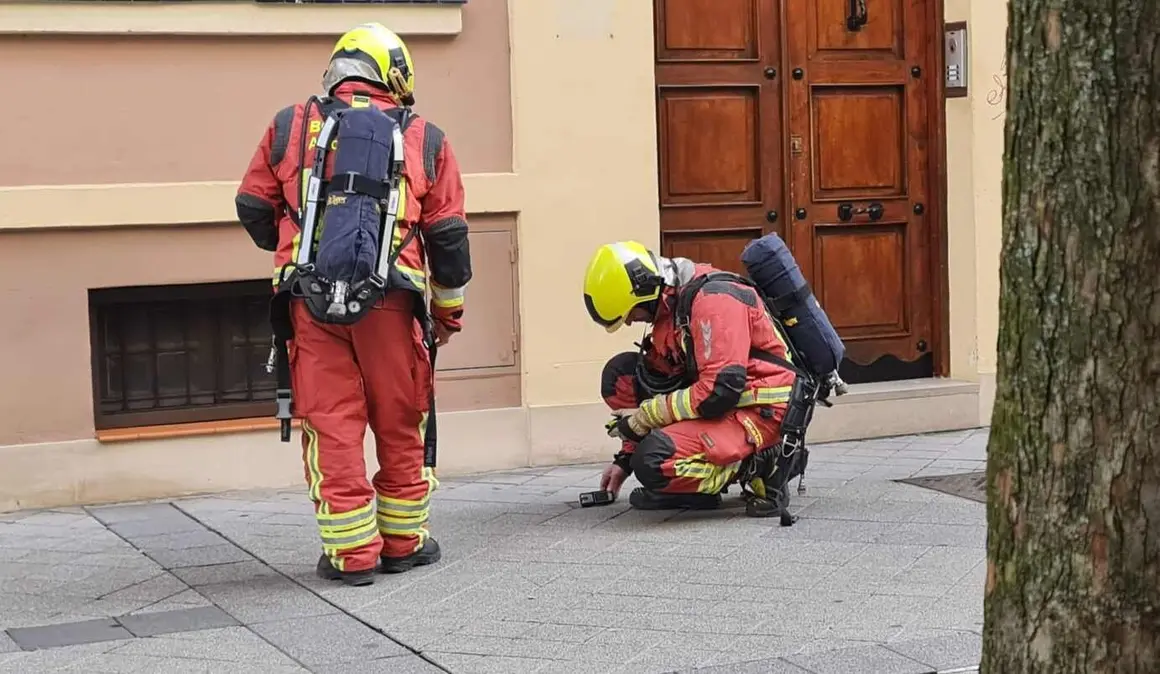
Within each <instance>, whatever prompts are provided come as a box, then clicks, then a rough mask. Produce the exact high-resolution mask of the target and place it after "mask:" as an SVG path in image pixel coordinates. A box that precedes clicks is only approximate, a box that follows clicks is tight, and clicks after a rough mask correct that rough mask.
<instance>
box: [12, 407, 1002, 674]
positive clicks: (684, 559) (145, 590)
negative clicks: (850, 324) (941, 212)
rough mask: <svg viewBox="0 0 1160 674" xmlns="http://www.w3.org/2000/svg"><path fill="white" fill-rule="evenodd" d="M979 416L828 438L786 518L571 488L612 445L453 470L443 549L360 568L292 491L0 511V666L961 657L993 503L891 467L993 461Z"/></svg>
mask: <svg viewBox="0 0 1160 674" xmlns="http://www.w3.org/2000/svg"><path fill="white" fill-rule="evenodd" d="M986 438H987V431H986V429H980V430H975V431H966V432H958V433H948V434H940V435H932V436H912V437H900V438H889V439H882V440H873V441H862V442H853V443H838V444H830V445H817V446H816V447H814V448H813V452H812V455H811V463H810V468H809V471H808V473H807V477H806V484H807V487H808V489H809V493H808V495H807V496H805V497H800V498H796V499H795V500H794V504H793V506H794V509H795V510H797V511H799V513H800V515H801V519H800V520H799V522H798V523H797V524H796V525H795V526H793V527H790V528H783V527H780V526H778V521H777V519H776V518H773V519H768V520H763V519H752V518H747V517H745V516H744V512H743V510H742V509H741V508H740V507H739V506H740V502H739V499H737V497H736V488H734V490H733V493H732V494H730V495H727V496H726V497H725V498H726V504H727V508H726V509H724V510H722V511H714V512H702V513H692V512H679V513H674V512H662V513H657V512H653V513H649V512H640V511H635V510H630V509H628V506H627V498H626V496H627V490H628V489H631V487H632V486H635V483H631V484H629V485H626V487H625V489H626V491H625V492H623V494H622V496H624V498H622V499H621V501H618V502H617V503H615V504H613V505H610V506H605V507H602V508H591V509H580V508H579V507H578V504H577V501H576V499H577V495H578V493H579V492H580V491H586V490H591V489H595V488H596V484H597V479H598V476H599V473H600V470H601V469H602V468H603V466H598V465H596V466H569V467H562V468H539V469H525V470H518V471H511V472H504V473H493V474H486V475H480V476H475V477H473V478H468V479H456V480H445V481H444V482H443V484H442V485H441V487H440V489H439V491H438V492H436V495H435V497H434V506H433V516H432V532H433V533H434V535H435V537H436V538H437V539H438V540H439V542H440V544H441V545H442V546H443V549H444V556H443V561H441V562H440V563H439V564H437V565H435V566H433V567H427V568H419V569H415V570H412V571H410V572H407V573H405V574H400V575H398V576H379V580H378V582H377V583H376V584H375V585H374V586H372V587H363V588H348V587H343V586H341V585H340V584H334V583H327V582H325V581H320V580H318V579H316V578H315V577H314V575H313V570H314V563H315V562H316V561H317V558H318V554H319V547H318V539H317V532H316V531H315V526H314V521H313V516H312V514H311V509H310V504H309V502H308V501H307V499H306V496H305V494H304V493H302V491H301V490H297V491H288V492H264V493H258V492H247V493H233V494H227V495H221V496H208V497H199V498H188V499H179V500H175V501H173V502H172V503H150V504H135V505H126V506H110V507H96V508H89V509H64V510H50V511H39V512H20V513H11V514H8V515H0V629H3V630H6V631H0V672H20V673H22V674H23V673H32V672H91V673H97V672H117V673H120V672H150V673H154V672H156V673H162V672H166V673H168V672H174V673H182V674H184V673H202V672H208V673H214V674H217V673H222V674H244V673H248V672H255V673H260V674H282V673H283V672H285V673H286V674H289V673H290V672H304V671H313V672H328V673H329V672H345V671H348V670H349V671H358V672H390V673H393V674H420V673H422V674H427V673H431V674H434V673H437V672H454V673H455V674H472V673H475V672H479V673H485V672H500V673H508V672H511V673H512V674H523V673H525V672H528V673H530V672H568V671H594V672H600V673H602V674H603V673H616V674H622V673H624V674H627V673H630V672H631V673H633V674H647V673H649V672H658V673H659V672H672V671H680V672H691V671H694V670H695V671H697V672H701V673H702V674H705V673H708V672H713V673H717V672H720V673H722V674H723V673H725V672H753V673H757V672H761V673H767V674H806V673H813V674H926V673H929V672H943V671H971V670H970V668H972V667H975V666H977V665H978V661H979V648H980V636H979V635H980V633H981V631H982V612H983V607H982V602H983V581H984V573H985V561H984V557H985V540H986V526H985V524H986V522H985V518H986V515H985V508H984V506H983V504H982V503H978V502H975V501H971V500H968V499H965V498H960V497H957V496H951V495H948V494H944V493H940V492H937V491H933V490H930V489H925V488H922V487H918V486H912V485H909V484H900V483H897V482H894V481H893V480H896V479H900V478H907V477H912V476H921V475H940V474H951V473H963V472H968V471H976V470H982V469H983V465H984V457H985V445H986ZM25 628H31V629H25ZM30 649H34V650H30ZM356 663H357V664H356Z"/></svg>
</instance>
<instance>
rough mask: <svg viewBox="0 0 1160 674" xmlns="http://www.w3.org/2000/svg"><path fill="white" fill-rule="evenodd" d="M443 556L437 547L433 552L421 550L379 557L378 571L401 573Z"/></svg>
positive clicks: (430, 562)
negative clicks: (404, 555) (394, 556)
mask: <svg viewBox="0 0 1160 674" xmlns="http://www.w3.org/2000/svg"><path fill="white" fill-rule="evenodd" d="M442 558H443V550H442V549H441V548H437V549H436V550H435V553H434V554H431V553H425V552H423V551H421V550H420V551H419V552H416V553H415V554H413V555H410V556H407V557H401V558H392V557H381V558H380V559H379V562H380V564H379V572H380V573H403V572H405V571H410V570H411V569H413V568H415V567H416V566H428V565H430V564H434V563H435V562H438V561H439V560H440V559H442Z"/></svg>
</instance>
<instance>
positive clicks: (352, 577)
mask: <svg viewBox="0 0 1160 674" xmlns="http://www.w3.org/2000/svg"><path fill="white" fill-rule="evenodd" d="M316 571H317V572H318V577H319V578H322V579H324V580H341V581H342V582H343V583H345V584H347V585H351V586H355V587H361V586H363V585H370V584H372V583H374V582H375V571H374V569H365V570H363V571H339V570H338V569H336V568H334V565H333V564H331V563H330V558H329V557H327V556H326V554H325V553H324V554H323V555H322V556H321V557H319V558H318V568H317V569H316Z"/></svg>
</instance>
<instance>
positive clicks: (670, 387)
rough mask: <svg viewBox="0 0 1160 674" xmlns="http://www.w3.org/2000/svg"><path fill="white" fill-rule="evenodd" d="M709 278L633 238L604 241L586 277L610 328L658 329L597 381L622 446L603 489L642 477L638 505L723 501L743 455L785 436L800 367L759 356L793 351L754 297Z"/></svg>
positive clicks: (593, 302) (706, 270)
mask: <svg viewBox="0 0 1160 674" xmlns="http://www.w3.org/2000/svg"><path fill="white" fill-rule="evenodd" d="M713 273H719V272H717V270H715V269H713V268H712V267H710V266H709V265H704V264H694V263H693V262H692V261H690V260H687V259H684V258H673V259H667V258H663V257H659V256H657V255H655V254H653V253H652V252H651V251H649V250H648V249H646V248H645V247H644V246H643V245H641V244H639V243H636V242H631V241H629V242H620V243H613V244H608V245H605V246H601V247H600V249H599V250H597V252H596V254H595V256H594V257H593V258H592V261H591V262H590V264H589V266H588V271H587V273H586V275H585V278H584V302H585V304H586V305H587V307H588V313H589V315H590V316H591V317H592V320H594V321H595V322H596V323H598V324H600V325H603V326H604V327H605V329H607V330H608V331H609V332H614V331H616V330H619V329H620V328H621V327H622V326H624V325H631V324H632V323H634V322H642V323H650V324H651V325H652V332H651V334H650V335H649V336H648V337H647V338H646V341H645V343H644V345H643V346H644V348H643V349H642V353H640V354H638V353H634V352H626V353H622V354H619V355H617V356H614V357H613V358H612V359H611V360H610V361H609V362H608V364H607V365H606V366H605V368H604V375H603V378H602V381H601V395H602V397H603V398H604V400H605V402H606V403H607V404H608V405H609V406H610V407H611V408H612V409H613V411H614V416H615V419H614V423H612V424H610V434H612V435H613V436H615V437H619V438H621V439H622V440H623V441H624V443H623V448H622V451H621V452H620V453H618V454H617V455H616V457H615V458H614V459H613V462H612V464H610V465H609V466H608V468H607V469H605V471H604V475H603V477H602V478H601V485H600V488H601V489H608V490H609V491H612V492H614V493H615V492H618V491H619V490H620V487H621V485H622V484H623V482H624V480H625V479H626V478H627V477H628V476H629V474H631V473H634V472H635V473H636V476H637V479H638V480H639V481H640V483H641V485H642V487H640V488H638V489H634V490H633V492H632V493H631V494H630V495H629V503H631V504H632V505H633V506H634V507H636V508H640V509H647V510H654V509H668V508H682V507H688V508H714V507H717V506H718V505H719V504H720V502H721V495H720V494H721V491H722V489H723V488H724V487H725V486H726V485H728V484H729V483H730V482H731V481H733V480H734V479H735V478H737V477H738V473H739V471H741V470H742V468H743V465H742V464H743V462H744V461H745V460H746V459H748V458H749V457H751V456H753V455H754V454H755V453H756V452H757V451H758V450H760V449H763V448H766V447H768V446H770V445H774V444H776V443H777V442H778V440H779V439H780V437H781V436H780V426H781V421H782V418H783V416H784V415H785V408H786V402H787V401H788V400H789V397H790V391H791V389H792V386H793V383H794V373H793V372H792V371H790V370H788V369H786V368H784V367H782V366H781V365H779V364H777V363H776V362H771V359H767V358H763V356H764V355H765V354H770V355H772V356H773V357H775V358H780V359H783V360H784V359H785V358H786V346H785V344H783V343H782V341H781V337H780V335H779V334H778V332H777V330H776V328H775V326H774V323H773V320H772V319H771V318H770V316H769V314H768V313H767V311H766V308H765V305H764V304H763V303H762V299H761V297H760V296H759V295H758V293H757V292H755V291H754V289H753V288H751V287H747V286H745V285H742V284H739V283H736V282H734V281H732V280H730V279H728V278H721V279H718V278H713V277H707V276H706V275H708V274H713ZM698 281H699V282H698ZM689 291H691V292H689ZM682 301H684V303H685V304H682ZM686 340H687V341H686Z"/></svg>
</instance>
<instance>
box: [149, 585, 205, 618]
mask: <svg viewBox="0 0 1160 674" xmlns="http://www.w3.org/2000/svg"><path fill="white" fill-rule="evenodd" d="M211 605H212V604H210V602H209V600H208V599H206V598H205V597H203V596H201V595H200V594H198V593H197V592H196V591H195V590H185V591H184V592H178V593H177V594H175V595H173V596H172V597H166V598H165V599H162V600H160V601H158V602H154V603H152V604H148V605H146V606H142V607H141V608H139V609H136V610H134V611H130V614H132V615H137V614H142V613H159V612H161V611H177V610H180V609H187V608H197V607H199V606H211Z"/></svg>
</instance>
